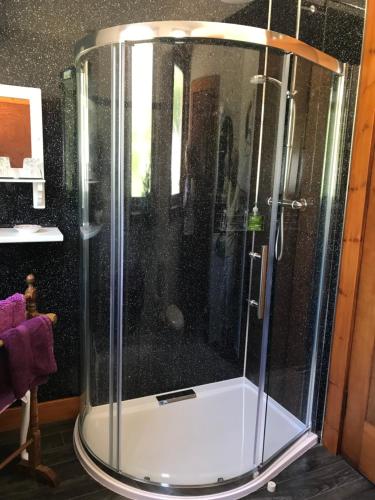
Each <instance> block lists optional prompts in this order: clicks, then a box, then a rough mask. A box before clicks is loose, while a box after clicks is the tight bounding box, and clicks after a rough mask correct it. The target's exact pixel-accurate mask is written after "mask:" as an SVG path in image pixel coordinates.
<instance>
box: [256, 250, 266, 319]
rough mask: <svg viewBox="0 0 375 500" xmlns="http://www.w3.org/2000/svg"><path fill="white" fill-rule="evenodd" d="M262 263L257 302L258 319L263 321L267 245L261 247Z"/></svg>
mask: <svg viewBox="0 0 375 500" xmlns="http://www.w3.org/2000/svg"><path fill="white" fill-rule="evenodd" d="M261 255H262V261H261V262H262V263H261V268H260V283H259V300H258V319H263V317H264V308H265V304H266V284H267V264H268V245H262V254H261Z"/></svg>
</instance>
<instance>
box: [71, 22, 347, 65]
mask: <svg viewBox="0 0 375 500" xmlns="http://www.w3.org/2000/svg"><path fill="white" fill-rule="evenodd" d="M161 38H164V39H165V38H171V39H173V38H174V39H179V40H184V39H189V38H193V39H202V38H203V39H216V40H227V41H233V42H243V43H250V44H255V45H261V46H264V47H273V48H275V49H279V50H282V51H284V52H285V53H293V54H295V55H297V56H299V57H302V58H303V59H307V60H308V61H311V62H313V63H315V64H318V65H319V66H322V67H323V68H326V69H328V70H329V71H332V72H334V73H337V74H339V75H341V74H342V72H343V65H342V63H341V62H340V61H338V60H337V59H335V58H334V57H331V56H329V55H328V54H325V53H324V52H321V51H320V50H318V49H315V48H314V47H311V46H310V45H307V44H306V43H304V42H302V41H301V40H297V39H296V38H293V37H290V36H288V35H283V34H281V33H276V32H275V31H269V30H265V29H262V28H253V27H251V26H242V25H237V24H229V23H213V22H202V21H153V22H149V23H136V24H123V25H121V26H114V27H112V28H105V29H102V30H100V31H97V32H96V33H91V34H89V35H87V36H86V37H85V38H83V39H82V40H81V41H79V42H78V43H77V44H76V47H75V54H76V62H78V60H79V58H80V57H81V56H82V55H83V54H85V53H86V52H88V51H89V50H92V49H94V48H96V47H101V46H103V45H109V44H112V43H121V42H127V41H129V42H137V41H138V42H139V41H145V42H146V41H151V40H157V39H161Z"/></svg>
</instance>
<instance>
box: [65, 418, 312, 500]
mask: <svg viewBox="0 0 375 500" xmlns="http://www.w3.org/2000/svg"><path fill="white" fill-rule="evenodd" d="M78 427H79V417H78V418H77V420H76V424H75V427H74V435H73V443H74V449H75V452H76V455H77V457H78V460H79V462H80V463H81V465H82V467H83V468H84V470H85V471H86V472H87V473H88V474H89V475H90V476H91V477H92V478H93V479H95V481H97V482H98V483H100V484H101V485H102V486H104V487H105V488H107V489H109V490H111V491H113V492H115V493H117V494H118V495H121V496H124V497H126V498H130V499H131V500H170V499H171V498H177V499H181V500H182V499H184V500H187V499H189V498H190V499H194V500H200V499H201V500H203V499H208V500H227V499H228V500H236V499H239V498H243V497H245V496H246V495H249V494H250V493H253V492H254V491H257V490H259V488H261V487H262V486H264V485H265V484H267V483H268V481H271V480H272V479H274V478H275V476H277V475H278V474H279V473H280V472H281V471H282V470H284V469H285V468H286V467H288V465H290V464H292V463H293V462H294V461H295V460H297V458H299V457H300V456H302V455H303V454H304V453H306V451H308V450H309V449H310V448H312V447H313V446H315V445H316V444H317V443H318V436H317V435H316V434H314V433H312V432H310V431H309V432H306V433H305V434H304V435H302V436H301V437H300V438H299V439H298V440H297V441H296V442H295V443H294V444H292V445H291V446H290V447H289V448H288V449H287V450H286V451H285V452H284V453H283V454H282V455H281V456H280V457H279V458H277V459H276V460H275V461H273V462H272V463H271V464H270V465H269V466H268V467H266V468H265V469H264V470H263V471H262V472H261V473H260V474H259V475H258V476H257V477H255V478H254V479H252V480H251V481H248V482H247V483H244V484H241V485H240V486H238V485H233V487H232V488H230V487H228V489H227V490H225V491H220V492H215V493H209V492H208V493H207V494H195V495H187V494H186V493H185V494H183V495H176V494H165V493H156V492H153V491H148V490H145V489H142V488H136V487H134V486H130V485H129V484H127V483H124V482H122V481H120V480H118V479H116V478H114V477H112V476H111V475H110V474H109V473H106V472H105V471H103V470H102V469H101V468H100V466H99V465H97V464H96V463H95V462H94V461H93V460H92V458H91V457H90V456H89V454H88V452H87V451H86V449H85V447H84V445H83V443H82V441H81V438H80V435H79V429H78ZM203 490H206V491H207V488H202V491H203Z"/></svg>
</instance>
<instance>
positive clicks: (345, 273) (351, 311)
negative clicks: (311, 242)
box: [323, 1, 375, 453]
mask: <svg viewBox="0 0 375 500" xmlns="http://www.w3.org/2000/svg"><path fill="white" fill-rule="evenodd" d="M343 36H345V34H343ZM374 103H375V2H372V1H371V2H367V14H366V22H365V35H364V41H363V52H362V65H361V74H360V81H359V89H358V101H357V113H356V120H355V129H354V137H353V150H352V160H351V171H350V177H349V189H348V198H347V207H346V218H345V225H344V236H343V248H342V256H341V266H340V274H339V286H338V298H337V305H336V315H335V326H334V331H333V340H332V351H331V360H330V368H329V377H328V392H327V403H326V413H325V420H324V427H323V444H324V446H326V447H327V448H328V449H329V450H330V451H331V452H332V453H338V452H339V451H340V443H341V437H342V430H343V418H344V412H345V398H346V391H347V383H348V371H349V363H350V353H351V343H352V333H353V327H354V317H355V309H356V297H357V292H358V279H359V271H360V264H361V254H362V246H363V233H364V225H365V216H366V208H367V200H368V190H369V183H370V175H369V174H370V168H371V165H370V160H371V145H372V125H373V114H374Z"/></svg>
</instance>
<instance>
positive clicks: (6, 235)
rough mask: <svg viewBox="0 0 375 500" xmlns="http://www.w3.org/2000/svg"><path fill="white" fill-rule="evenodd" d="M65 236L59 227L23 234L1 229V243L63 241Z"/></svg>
mask: <svg viewBox="0 0 375 500" xmlns="http://www.w3.org/2000/svg"><path fill="white" fill-rule="evenodd" d="M63 240H64V236H63V234H62V233H61V231H60V230H59V229H58V228H57V227H42V228H41V229H39V231H37V232H36V233H29V234H25V233H21V232H19V231H17V230H16V229H13V228H11V227H0V243H42V242H49V241H63Z"/></svg>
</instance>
